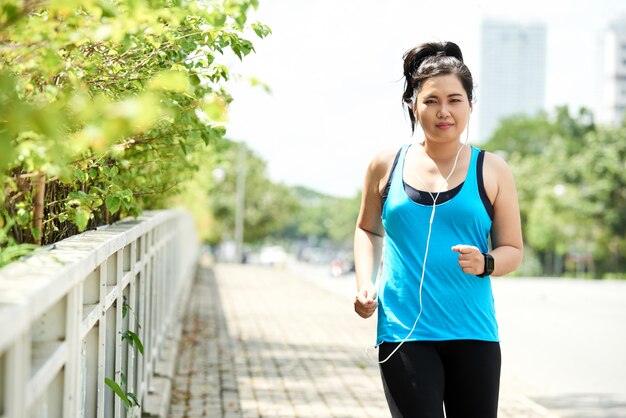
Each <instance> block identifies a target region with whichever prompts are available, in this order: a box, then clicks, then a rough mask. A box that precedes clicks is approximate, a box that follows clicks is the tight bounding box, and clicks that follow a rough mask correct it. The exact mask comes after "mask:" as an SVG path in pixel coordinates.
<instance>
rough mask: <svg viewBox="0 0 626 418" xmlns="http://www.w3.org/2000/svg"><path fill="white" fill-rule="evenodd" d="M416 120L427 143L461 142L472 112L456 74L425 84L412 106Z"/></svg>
mask: <svg viewBox="0 0 626 418" xmlns="http://www.w3.org/2000/svg"><path fill="white" fill-rule="evenodd" d="M413 111H414V112H415V118H416V120H417V121H418V122H419V124H420V125H421V127H422V129H423V131H424V134H425V135H426V138H427V139H428V140H433V141H437V142H448V141H454V140H459V139H460V137H461V133H462V132H463V131H464V130H465V127H466V126H467V122H468V120H469V115H470V113H471V111H472V108H471V106H470V102H469V100H468V98H467V93H466V92H465V89H463V85H462V84H461V81H460V80H459V79H458V77H457V76H456V75H454V74H449V75H441V76H436V77H431V78H429V79H428V80H426V81H425V82H424V84H423V85H422V89H421V90H420V92H419V93H418V94H417V99H416V100H415V104H414V106H413Z"/></svg>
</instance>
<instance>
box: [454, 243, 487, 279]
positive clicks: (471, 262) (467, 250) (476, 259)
mask: <svg viewBox="0 0 626 418" xmlns="http://www.w3.org/2000/svg"><path fill="white" fill-rule="evenodd" d="M452 251H454V252H457V253H459V266H460V267H461V269H463V273H467V274H474V275H477V274H482V273H484V271H485V257H484V256H483V254H482V253H481V252H480V250H479V249H478V248H477V247H474V246H473V245H462V244H458V245H455V246H454V247H452Z"/></svg>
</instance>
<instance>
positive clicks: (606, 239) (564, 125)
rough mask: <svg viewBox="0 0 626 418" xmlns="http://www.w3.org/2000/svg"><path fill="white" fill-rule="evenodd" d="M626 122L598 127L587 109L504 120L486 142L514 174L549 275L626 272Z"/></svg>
mask: <svg viewBox="0 0 626 418" xmlns="http://www.w3.org/2000/svg"><path fill="white" fill-rule="evenodd" d="M625 136H626V128H625V127H609V126H597V125H595V124H594V122H593V116H592V115H591V113H590V112H589V111H588V110H586V109H581V110H580V111H579V112H578V114H576V115H574V116H572V115H571V114H570V113H569V111H568V109H567V108H557V109H556V112H555V115H554V116H553V117H549V116H548V115H546V114H540V115H538V116H537V117H535V118H531V117H518V118H510V119H507V120H505V121H503V122H502V124H501V125H500V128H499V129H498V130H497V131H496V133H495V134H494V135H493V137H492V138H491V139H490V140H489V141H488V142H487V143H486V144H485V148H486V149H488V150H492V151H496V152H498V151H500V152H504V153H505V155H506V156H507V159H508V162H509V164H510V166H511V168H512V170H513V173H514V175H515V178H516V183H517V188H518V194H519V201H520V210H521V215H522V225H523V232H524V238H525V242H526V245H527V246H528V247H530V249H531V250H532V252H533V253H536V254H537V256H538V257H539V258H540V259H541V260H542V262H543V272H542V273H543V274H555V275H560V274H562V273H564V272H565V273H568V274H574V273H576V274H578V275H580V274H581V271H582V270H583V269H584V270H585V271H586V272H588V273H589V274H591V275H595V276H597V277H601V276H603V275H604V274H607V273H619V272H623V271H624V270H626V258H625V257H624V254H625V251H626V193H625V192H624V190H626V163H625V161H626V143H624V141H623V138H624V137H625Z"/></svg>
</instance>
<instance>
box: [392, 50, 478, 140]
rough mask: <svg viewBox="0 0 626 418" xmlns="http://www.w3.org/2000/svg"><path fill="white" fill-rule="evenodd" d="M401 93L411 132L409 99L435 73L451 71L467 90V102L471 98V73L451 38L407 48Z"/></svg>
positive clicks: (411, 100)
mask: <svg viewBox="0 0 626 418" xmlns="http://www.w3.org/2000/svg"><path fill="white" fill-rule="evenodd" d="M402 58H403V59H404V79H405V80H404V94H402V102H403V103H404V105H406V106H407V108H408V111H409V117H410V118H411V130H412V132H415V124H416V121H415V115H414V114H413V100H414V99H415V93H416V92H419V91H420V90H421V88H422V85H423V84H424V82H425V81H426V80H428V79H429V78H431V77H436V76H439V75H448V74H454V75H456V76H457V77H458V78H459V81H460V82H461V85H463V89H464V90H465V92H466V93H467V98H468V100H469V102H470V106H471V104H472V103H473V101H474V81H473V79H472V73H471V72H470V70H469V68H467V65H465V64H464V63H463V54H462V53H461V48H459V46H458V45H457V44H455V43H454V42H428V43H424V44H421V45H419V46H417V47H415V48H413V49H410V50H408V51H407V52H406V53H405V54H404V56H403V57H402Z"/></svg>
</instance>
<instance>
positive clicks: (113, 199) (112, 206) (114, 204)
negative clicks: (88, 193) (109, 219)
mask: <svg viewBox="0 0 626 418" xmlns="http://www.w3.org/2000/svg"><path fill="white" fill-rule="evenodd" d="M105 205H106V207H107V210H108V211H109V213H111V214H114V213H116V212H117V211H118V210H120V207H121V206H122V199H120V198H119V197H117V196H107V198H106V201H105Z"/></svg>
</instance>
